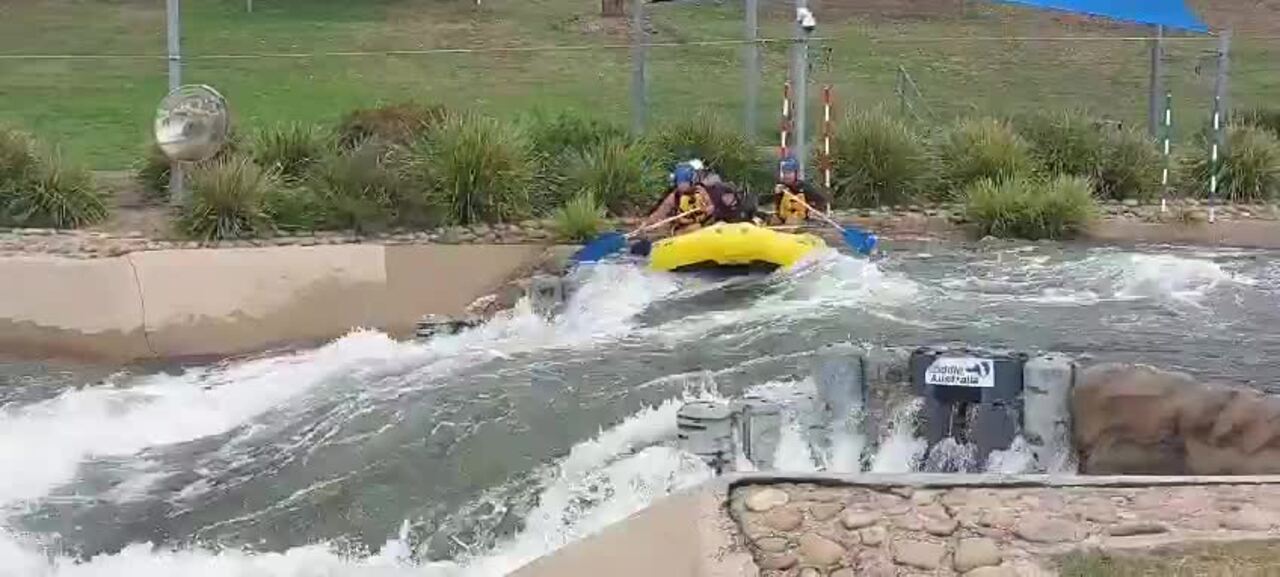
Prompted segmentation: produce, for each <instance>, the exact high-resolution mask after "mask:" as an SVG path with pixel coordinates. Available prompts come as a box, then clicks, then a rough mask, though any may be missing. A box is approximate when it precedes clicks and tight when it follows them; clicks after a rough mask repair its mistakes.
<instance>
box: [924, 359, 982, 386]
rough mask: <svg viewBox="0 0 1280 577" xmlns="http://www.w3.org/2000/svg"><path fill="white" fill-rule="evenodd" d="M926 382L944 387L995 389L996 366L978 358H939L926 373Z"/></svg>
mask: <svg viewBox="0 0 1280 577" xmlns="http://www.w3.org/2000/svg"><path fill="white" fill-rule="evenodd" d="M924 382H925V384H926V385H939V386H944V387H994V386H996V364H995V361H992V360H991V359H982V358H977V357H939V358H937V359H934V361H933V364H932V365H929V368H928V369H927V370H926V371H925V372H924Z"/></svg>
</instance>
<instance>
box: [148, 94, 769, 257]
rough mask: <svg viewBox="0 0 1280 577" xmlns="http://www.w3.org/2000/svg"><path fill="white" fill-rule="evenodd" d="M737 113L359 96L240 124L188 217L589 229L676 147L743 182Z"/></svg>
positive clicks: (761, 178) (151, 183)
mask: <svg viewBox="0 0 1280 577" xmlns="http://www.w3.org/2000/svg"><path fill="white" fill-rule="evenodd" d="M729 126H732V123H726V122H722V121H720V120H719V119H717V118H715V117H712V116H704V115H695V116H693V117H691V118H688V119H686V120H684V121H683V122H678V123H673V124H670V125H667V126H663V127H661V128H659V129H658V130H655V131H654V132H653V133H652V134H651V135H650V136H649V137H647V138H645V139H643V140H636V139H633V138H631V137H629V136H628V135H627V133H626V132H625V131H624V130H622V129H620V128H618V127H616V126H614V125H611V124H607V123H604V122H600V121H596V120H592V119H589V118H585V117H582V116H578V115H573V114H564V113H561V114H558V115H549V114H531V115H528V116H526V117H524V118H521V119H519V120H518V121H515V122H507V121H503V120H499V119H495V118H491V117H487V116H483V115H479V114H475V113H470V112H460V113H451V112H446V111H444V110H442V109H439V108H432V107H424V106H418V105H413V104H399V105H394V106H389V107H384V108H379V109H370V110H360V111H356V112H353V113H352V114H350V115H348V116H347V117H346V118H344V119H343V120H342V122H340V123H339V124H338V126H336V127H334V128H333V129H330V130H327V131H326V130H322V129H319V128H316V127H311V126H303V125H286V126H280V127H275V128H271V129H268V130H263V131H259V132H257V133H255V134H253V135H252V136H250V137H247V138H243V137H241V136H240V135H239V134H237V136H236V137H235V138H233V140H232V142H231V144H230V145H229V146H228V147H227V149H226V150H224V151H223V152H221V153H220V154H219V155H218V156H217V157H215V158H213V159H210V160H209V161H206V162H204V163H201V164H199V165H198V166H196V167H195V168H194V170H193V171H192V172H191V174H190V176H189V178H190V185H191V186H190V188H191V192H192V198H191V201H190V202H189V203H188V206H186V207H184V216H183V218H182V220H181V223H180V224H181V225H182V228H183V229H184V230H185V231H186V232H187V233H188V234H190V235H192V236H195V237H198V238H206V239H214V238H235V237H245V236H254V235H261V234H268V233H270V232H272V231H273V229H274V230H276V231H280V230H300V229H316V228H329V229H350V230H354V231H356V232H370V231H376V230H380V229H384V228H387V227H390V226H413V227H418V226H435V225H441V224H462V225H465V224H472V223H477V222H510V221H514V220H518V219H524V218H529V217H542V216H545V217H551V216H554V217H556V218H557V219H559V220H561V221H562V223H563V226H562V227H561V228H562V229H564V232H565V234H566V235H567V236H569V237H578V238H581V237H583V236H589V235H590V234H591V232H592V231H594V230H595V229H597V228H598V227H599V226H600V225H601V223H602V222H603V217H604V215H605V214H608V213H612V214H636V213H638V212H640V211H643V210H645V209H647V208H648V207H650V206H652V205H653V204H654V202H655V201H656V200H657V198H656V197H657V195H658V194H660V193H661V191H662V189H663V188H664V186H665V185H666V175H667V172H668V170H669V169H670V166H671V165H672V164H674V163H675V162H676V161H677V160H680V159H687V158H691V157H697V158H701V159H703V160H704V161H706V162H707V163H708V164H709V165H710V166H712V167H714V168H715V169H716V170H717V171H718V172H720V173H722V174H724V175H742V176H741V177H740V178H743V179H744V180H743V181H741V182H740V184H743V185H745V186H749V187H754V186H764V185H767V184H768V179H769V178H771V175H770V171H769V169H768V166H769V164H770V162H769V161H768V160H767V159H766V158H765V157H764V154H763V153H762V152H761V151H760V150H759V149H757V148H755V147H754V146H752V145H751V144H750V142H749V141H748V139H747V138H745V136H743V135H742V134H741V133H739V132H736V131H735V130H733V129H731V128H727V127H729ZM138 173H139V179H140V180H141V181H142V183H143V184H144V185H145V186H147V187H148V188H149V189H150V190H152V191H153V192H154V193H155V194H156V195H157V196H163V195H164V194H165V192H164V191H165V190H166V189H167V181H168V165H167V161H165V160H164V158H163V156H162V155H148V157H147V159H146V160H145V161H144V163H143V165H142V166H140V167H139V171H138Z"/></svg>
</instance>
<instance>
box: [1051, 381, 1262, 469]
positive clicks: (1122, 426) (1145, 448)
mask: <svg viewBox="0 0 1280 577" xmlns="http://www.w3.org/2000/svg"><path fill="white" fill-rule="evenodd" d="M1071 411H1072V420H1073V436H1074V442H1075V446H1076V450H1077V452H1078V453H1079V457H1080V472H1081V473H1085V474H1130V475H1144V474H1153V475H1156V474H1158V475H1245V474H1250V475H1258V474H1277V473H1280V398H1277V397H1273V396H1269V395H1266V394H1263V393H1261V392H1259V391H1257V390H1254V389H1248V388H1243V387H1235V386H1228V385H1219V384H1203V383H1199V382H1196V381H1195V380H1194V379H1192V378H1191V377H1189V376H1187V375H1185V374H1181V373H1171V372H1166V371H1162V370H1159V369H1156V368H1153V367H1149V366H1144V365H1136V366H1135V365H1120V364H1106V365H1099V366H1096V367H1091V368H1089V369H1088V370H1086V371H1084V373H1083V374H1082V375H1081V379H1080V381H1079V384H1078V385H1077V386H1076V388H1075V390H1074V392H1073V393H1072V400H1071Z"/></svg>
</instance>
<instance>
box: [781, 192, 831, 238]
mask: <svg viewBox="0 0 1280 577" xmlns="http://www.w3.org/2000/svg"><path fill="white" fill-rule="evenodd" d="M787 194H790V195H791V197H792V198H794V199H795V201H796V202H798V203H800V206H803V207H804V208H805V210H808V211H809V212H811V213H813V214H816V215H818V218H821V219H822V220H825V221H826V222H827V224H829V225H831V226H834V227H836V230H838V231H840V232H844V227H843V226H840V223H838V222H836V221H835V219H833V218H831V217H830V216H827V213H825V212H822V211H820V210H818V209H816V208H813V207H812V206H809V203H807V202H805V201H804V199H803V198H801V197H800V196H798V195H796V194H794V193H792V192H790V191H788V192H787Z"/></svg>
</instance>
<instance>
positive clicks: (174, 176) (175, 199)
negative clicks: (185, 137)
mask: <svg viewBox="0 0 1280 577" xmlns="http://www.w3.org/2000/svg"><path fill="white" fill-rule="evenodd" d="M181 11H182V8H181V1H180V0H165V14H166V15H167V16H168V18H167V21H168V25H167V28H168V30H167V34H168V40H169V91H170V92H172V91H174V90H177V89H178V87H179V86H182V19H181V17H180V16H181ZM183 180H184V179H183V177H182V163H181V162H178V161H176V160H175V161H173V162H171V163H169V202H170V203H171V204H174V205H178V206H181V205H182V204H183V203H184V202H185V201H186V191H184V190H183V188H184V186H183Z"/></svg>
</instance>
